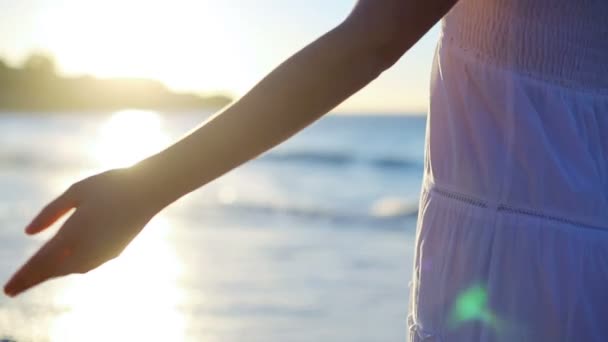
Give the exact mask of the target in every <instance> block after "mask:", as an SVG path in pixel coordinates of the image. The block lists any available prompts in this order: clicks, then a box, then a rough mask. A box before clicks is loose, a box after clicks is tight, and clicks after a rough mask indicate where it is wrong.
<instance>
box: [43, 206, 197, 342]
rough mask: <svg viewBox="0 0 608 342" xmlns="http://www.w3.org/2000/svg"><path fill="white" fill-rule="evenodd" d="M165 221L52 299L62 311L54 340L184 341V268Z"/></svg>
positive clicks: (155, 222)
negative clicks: (116, 257) (179, 281)
mask: <svg viewBox="0 0 608 342" xmlns="http://www.w3.org/2000/svg"><path fill="white" fill-rule="evenodd" d="M170 228H171V227H170V225H169V222H168V220H167V219H166V218H164V217H162V216H160V217H156V218H154V219H153V220H152V221H151V222H150V223H149V224H148V226H146V228H145V229H144V231H142V233H141V234H140V235H139V236H138V237H137V238H136V239H135V240H134V241H133V243H131V245H129V246H128V247H127V249H126V250H125V251H124V252H123V254H122V255H121V256H120V258H118V259H116V260H114V261H111V262H109V263H107V264H106V265H104V266H102V267H100V268H99V269H97V270H95V271H93V272H90V273H88V274H86V276H82V277H78V278H77V279H76V278H75V279H73V281H72V283H71V284H70V285H68V286H67V287H66V288H65V290H64V291H62V292H61V293H60V294H59V295H58V296H57V297H56V298H55V302H56V304H57V305H58V306H59V307H61V308H64V310H65V312H64V313H63V314H61V315H59V317H58V318H57V319H56V321H55V323H54V325H53V328H52V330H51V337H52V341H57V342H59V341H62V342H63V341H92V342H94V341H104V342H106V341H115V340H120V341H182V340H184V338H185V329H186V320H185V317H184V313H183V312H181V311H180V307H181V303H183V300H184V298H183V297H184V291H183V290H182V289H181V288H180V286H179V284H178V278H179V277H180V276H181V274H182V272H183V267H182V265H181V263H180V261H179V259H178V257H177V256H176V254H175V250H174V247H173V246H172V245H171V244H170V243H169V242H168V241H167V235H168V233H169V230H170Z"/></svg>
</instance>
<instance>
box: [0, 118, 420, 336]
mask: <svg viewBox="0 0 608 342" xmlns="http://www.w3.org/2000/svg"><path fill="white" fill-rule="evenodd" d="M204 118H205V115H204V114H189V115H183V114H180V115H176V114H173V115H161V114H157V113H152V112H137V111H124V112H119V113H109V114H107V115H94V116H81V117H78V116H74V115H67V114H59V115H23V114H20V115H16V114H10V113H5V114H2V115H0V188H1V189H2V192H0V224H2V229H1V230H0V244H1V245H2V247H3V248H2V249H0V279H3V280H4V279H7V278H8V277H9V276H10V274H11V272H12V271H13V270H14V269H15V268H16V267H17V266H18V265H19V264H20V263H21V262H22V261H24V259H25V258H27V256H28V255H30V254H31V253H32V252H33V251H35V249H36V248H37V247H38V246H40V244H41V243H42V242H43V241H44V240H45V239H47V238H48V237H49V236H51V234H52V233H53V230H54V229H56V227H55V228H53V229H51V230H50V231H49V232H45V233H43V234H41V235H40V236H37V237H34V238H30V237H26V236H24V235H23V234H22V228H23V227H24V226H25V224H27V222H28V220H29V219H30V218H31V217H32V216H33V215H34V214H35V213H36V212H37V211H38V210H39V209H40V208H41V207H42V206H43V205H44V204H45V203H46V202H47V201H48V200H50V199H51V198H53V196H55V195H57V194H58V193H60V192H61V191H62V190H64V189H65V187H66V186H68V185H69V184H71V182H73V181H75V180H78V179H80V178H82V177H84V176H86V175H89V174H92V173H93V172H97V171H101V170H104V169H107V168H111V167H117V166H125V165H128V164H129V163H132V162H134V161H136V160H138V159H139V158H141V157H144V156H145V155H147V154H149V153H153V152H154V151H156V150H158V149H160V148H162V147H163V146H166V145H167V144H168V143H170V142H171V141H172V140H174V139H176V138H177V137H179V136H180V135H182V134H184V133H185V132H187V131H188V130H189V129H191V128H192V127H193V126H194V124H195V123H197V122H200V121H201V120H203V119H204ZM424 127H425V118H424V117H419V116H418V117H385V116H330V117H326V118H324V119H322V120H321V121H319V122H317V123H316V124H314V125H313V126H312V127H310V128H308V129H306V130H305V131H303V132H302V133H300V134H298V135H297V136H296V137H294V138H293V139H292V140H290V141H289V142H287V143H286V144H283V145H281V146H279V147H278V148H276V149H275V150H273V151H271V152H269V153H267V154H265V155H263V156H261V157H260V158H258V159H256V160H254V161H252V162H250V163H248V164H246V165H245V166H243V167H241V168H239V169H237V170H235V171H233V172H230V173H229V174H227V175H226V176H224V177H222V178H221V179H218V180H216V181H214V182H213V183H211V184H209V185H208V186H206V187H204V188H203V189H201V190H198V191H196V192H194V193H192V194H190V195H188V196H187V197H185V198H183V199H181V200H180V201H178V202H176V203H175V204H174V205H172V206H171V207H169V208H168V209H167V210H166V211H164V212H163V213H161V214H160V215H158V216H157V217H156V218H155V219H154V220H153V221H152V222H151V223H150V224H149V225H148V227H147V228H146V229H145V230H144V231H143V232H142V234H141V235H140V236H139V237H138V238H137V239H136V240H135V241H134V242H133V243H132V244H131V245H130V246H129V247H128V248H127V250H126V251H125V252H124V253H123V255H122V256H121V257H120V258H118V259H117V260H115V261H113V262H111V263H109V264H106V265H104V266H103V267H101V268H100V269H98V270H95V271H93V272H90V273H89V274H86V275H82V276H71V277H67V278H63V279H57V280H53V281H51V282H48V283H46V284H44V285H42V286H39V287H38V288H35V289H33V290H31V291H30V292H27V293H26V294H24V295H22V296H20V297H18V298H17V299H8V298H6V297H2V298H0V338H2V337H7V338H12V339H15V340H17V341H62V342H63V341H244V340H245V341H264V342H274V341H277V342H278V341H374V342H383V341H387V342H388V341H399V340H405V338H406V333H407V332H406V330H407V329H406V314H407V304H408V282H409V280H410V278H411V270H410V268H411V265H412V257H413V255H412V254H413V237H414V227H415V222H416V215H417V211H416V209H417V201H418V195H419V190H420V181H421V176H422V161H423V145H424Z"/></svg>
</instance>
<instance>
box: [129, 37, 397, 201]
mask: <svg viewBox="0 0 608 342" xmlns="http://www.w3.org/2000/svg"><path fill="white" fill-rule="evenodd" d="M353 38H354V37H351V36H349V34H348V33H347V32H345V31H344V30H343V28H342V27H338V28H336V29H335V30H332V31H331V32H329V33H328V34H326V35H325V36H323V37H321V38H320V39H318V40H317V41H315V42H314V43H312V44H311V45H309V46H308V47H307V48H305V49H304V50H302V51H300V52H299V53H297V54H296V55H294V56H293V57H291V58H290V59H288V60H287V61H286V62H284V63H283V64H282V65H280V66H279V67H278V68H277V69H276V70H274V71H273V72H272V73H271V74H269V75H268V76H267V77H266V78H265V79H263V80H262V81H261V82H260V83H259V84H258V85H256V86H255V87H254V88H253V89H252V90H251V91H250V92H249V93H248V94H246V95H245V96H244V97H242V98H241V99H240V100H239V101H237V102H236V103H234V104H233V105H231V106H230V107H228V108H227V109H225V110H224V111H222V112H221V113H218V114H217V115H215V116H213V117H212V118H211V119H209V120H207V121H206V122H205V123H204V124H203V125H202V126H200V127H199V128H198V129H196V130H195V131H193V132H192V133H190V134H189V135H187V136H186V137H185V138H183V139H182V140H180V141H179V142H177V143H176V144H174V145H173V146H171V147H169V148H168V149H166V150H165V151H163V152H161V153H159V154H157V155H155V156H153V157H151V158H149V159H147V160H145V161H143V162H141V163H140V164H139V165H137V166H136V167H135V168H136V169H138V172H140V173H141V174H142V176H144V177H148V179H150V180H151V181H152V182H154V183H155V184H158V185H159V186H161V188H162V191H163V193H162V194H161V195H162V196H163V197H164V200H166V201H168V202H171V201H173V200H175V199H177V198H179V197H181V196H183V195H184V194H186V193H188V192H190V191H192V190H194V189H196V188H198V187H200V186H202V185H204V184H206V183H208V182H210V181H212V180H213V179H215V178H217V177H219V176H221V175H222V174H224V173H226V172H228V171H229V170H231V169H233V168H234V167H236V166H238V165H240V164H242V163H243V162H245V161H247V160H250V159H252V158H254V157H256V156H258V155H259V154H261V153H263V152H264V151H266V150H268V149H270V148H272V147H273V146H275V145H277V144H279V143H280V142H282V141H284V140H285V139H287V138H288V137H290V136H291V135H293V134H295V133H296V132H298V131H299V130H300V129H302V128H303V127H305V126H307V125H308V124H310V123H311V122H313V121H314V120H316V119H317V118H319V117H320V116H322V115H323V114H325V113H327V112H328V111H330V110H331V109H332V108H333V107H335V106H336V105H338V104H339V103H340V102H342V101H343V100H344V99H346V98H347V97H348V96H350V95H351V94H353V93H354V92H356V91H357V90H359V89H360V88H362V87H363V86H364V85H366V84H367V83H369V82H370V81H371V80H373V79H374V78H375V77H377V76H378V75H379V74H380V73H381V71H382V70H384V63H385V62H384V61H383V60H382V57H380V56H378V55H376V54H375V53H374V52H373V51H372V50H371V49H369V47H367V46H364V45H362V44H359V43H357V42H356V40H355V39H353ZM152 186H153V187H154V186H155V185H154V184H153V185H152Z"/></svg>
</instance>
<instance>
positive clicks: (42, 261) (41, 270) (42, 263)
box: [4, 238, 72, 297]
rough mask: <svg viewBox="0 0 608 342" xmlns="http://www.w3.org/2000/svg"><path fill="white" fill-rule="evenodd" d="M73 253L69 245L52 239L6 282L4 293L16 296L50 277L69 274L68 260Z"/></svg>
mask: <svg viewBox="0 0 608 342" xmlns="http://www.w3.org/2000/svg"><path fill="white" fill-rule="evenodd" d="M71 254H72V250H71V249H70V248H69V247H67V246H65V244H62V243H60V242H59V240H58V239H57V238H53V239H51V240H50V241H49V242H47V243H46V244H45V245H44V246H43V247H42V248H41V249H40V250H39V251H38V252H37V253H36V254H35V255H34V256H32V257H31V258H30V259H29V260H28V261H27V262H26V263H25V265H23V266H22V267H21V269H20V270H19V271H17V273H15V275H13V277H12V278H11V279H10V280H9V281H8V282H7V283H6V285H5V286H4V293H6V294H7V295H8V296H11V297H14V296H16V295H18V294H20V293H21V292H23V291H25V290H27V289H29V288H32V287H34V286H36V285H38V284H40V283H42V282H44V281H46V280H48V279H50V278H54V277H58V276H61V275H67V274H69V272H68V270H67V268H66V260H67V259H68V258H69V257H70V255H71Z"/></svg>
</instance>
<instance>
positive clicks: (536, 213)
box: [427, 183, 607, 231]
mask: <svg viewBox="0 0 608 342" xmlns="http://www.w3.org/2000/svg"><path fill="white" fill-rule="evenodd" d="M427 186H429V185H427ZM429 191H431V192H433V193H436V194H438V195H440V196H442V197H445V198H450V199H453V200H456V201H459V202H462V203H466V204H469V205H472V206H475V207H478V208H483V209H493V210H492V211H493V212H494V213H505V214H512V215H523V216H529V217H536V218H539V219H544V220H549V221H555V222H560V223H565V224H570V225H575V226H577V227H581V228H587V229H592V230H599V231H606V230H607V228H606V227H602V226H599V225H592V224H588V223H584V222H580V221H577V220H572V219H568V218H565V217H560V216H555V215H549V214H546V213H544V212H542V211H540V210H536V209H526V208H521V207H517V206H513V205H509V204H505V203H500V202H499V203H498V204H497V205H491V204H490V203H491V202H490V201H486V200H483V199H481V198H479V197H476V196H473V195H469V194H464V193H460V192H456V191H452V190H449V189H446V188H444V187H442V186H438V185H437V184H435V183H433V184H432V185H430V186H429Z"/></svg>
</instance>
